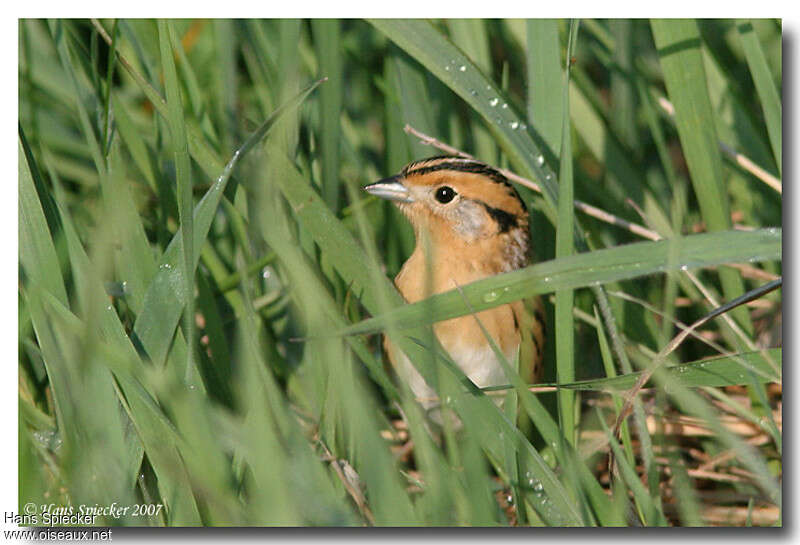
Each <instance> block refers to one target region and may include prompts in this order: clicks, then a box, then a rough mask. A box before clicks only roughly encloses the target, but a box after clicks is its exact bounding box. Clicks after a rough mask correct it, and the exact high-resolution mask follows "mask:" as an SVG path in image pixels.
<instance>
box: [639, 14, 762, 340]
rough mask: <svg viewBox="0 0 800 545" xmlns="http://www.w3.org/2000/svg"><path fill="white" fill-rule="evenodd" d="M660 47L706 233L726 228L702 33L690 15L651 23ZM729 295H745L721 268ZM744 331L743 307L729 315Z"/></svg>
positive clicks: (728, 222)
mask: <svg viewBox="0 0 800 545" xmlns="http://www.w3.org/2000/svg"><path fill="white" fill-rule="evenodd" d="M651 27H652V29H653V37H654V38H655V43H656V47H657V48H658V54H659V59H660V61H661V69H662V71H663V73H664V82H665V83H666V86H667V91H668V92H669V98H670V100H671V101H672V104H673V106H674V107H675V124H676V126H677V128H678V136H679V137H680V141H681V148H682V149H683V154H684V157H685V158H686V163H687V165H688V167H689V173H690V174H691V179H692V185H693V186H694V191H695V194H696V195H697V200H698V204H699V205H700V210H701V212H702V214H703V219H704V220H705V222H706V225H707V228H708V230H709V231H722V230H726V229H730V227H731V216H730V208H729V204H728V192H727V190H726V188H725V185H724V180H723V177H722V159H721V158H720V152H719V144H718V142H719V138H718V136H717V131H716V128H715V124H714V123H711V122H710V120H712V119H714V111H713V109H712V107H711V101H710V99H709V94H708V88H707V84H706V72H705V69H704V67H703V56H702V53H701V40H700V32H699V31H698V29H697V23H696V22H695V21H694V20H691V19H672V20H661V19H654V20H653V21H651ZM720 280H721V281H722V287H723V291H724V293H725V297H726V298H727V299H734V298H736V297H738V296H739V295H741V294H742V293H744V285H743V283H742V279H741V276H739V274H738V273H737V272H736V271H733V270H730V269H724V270H722V271H720ZM732 315H733V316H735V317H736V319H737V321H738V322H739V323H740V324H741V325H742V326H744V329H745V330H746V331H752V329H753V326H752V322H751V320H750V315H749V314H748V313H747V309H746V308H744V307H740V308H737V309H735V310H734V311H733V313H732Z"/></svg>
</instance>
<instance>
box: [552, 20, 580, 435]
mask: <svg viewBox="0 0 800 545" xmlns="http://www.w3.org/2000/svg"><path fill="white" fill-rule="evenodd" d="M577 35H578V22H577V21H576V20H573V21H571V22H570V31H569V40H568V42H567V67H566V69H565V71H564V78H563V82H564V83H563V86H562V93H561V104H562V106H561V108H562V110H561V111H562V117H561V146H560V161H561V166H560V169H559V176H558V178H559V180H558V221H557V224H556V259H562V258H564V257H568V256H571V255H573V254H574V253H575V247H574V226H575V217H574V207H573V206H572V202H573V201H574V197H573V195H574V189H573V183H572V133H571V130H570V123H569V73H570V70H569V63H570V61H569V59H571V58H572V53H573V51H574V47H575V40H576V39H577ZM574 298H575V292H574V290H571V289H562V290H556V310H555V315H556V324H555V326H556V375H557V377H558V382H559V383H564V382H572V381H573V380H575V336H574V332H575V325H574V317H573V314H572V305H573V302H574ZM558 401H559V418H560V421H561V429H562V432H563V433H564V436H565V437H566V438H567V441H568V442H569V443H570V444H574V441H575V439H576V437H575V435H576V427H575V394H574V393H573V392H570V391H563V392H559V395H558Z"/></svg>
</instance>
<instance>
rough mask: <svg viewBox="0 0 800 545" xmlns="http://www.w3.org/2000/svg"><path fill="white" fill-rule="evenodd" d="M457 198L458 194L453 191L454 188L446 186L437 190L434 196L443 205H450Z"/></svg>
mask: <svg viewBox="0 0 800 545" xmlns="http://www.w3.org/2000/svg"><path fill="white" fill-rule="evenodd" d="M455 196H456V192H455V191H454V190H453V188H452V187H448V186H446V185H443V186H442V187H440V188H439V189H437V190H436V194H435V195H434V197H436V200H437V201H439V202H440V203H442V204H447V203H449V202H450V201H452V200H453V198H454V197H455Z"/></svg>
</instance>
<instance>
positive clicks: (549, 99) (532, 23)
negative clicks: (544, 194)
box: [526, 19, 564, 155]
mask: <svg viewBox="0 0 800 545" xmlns="http://www.w3.org/2000/svg"><path fill="white" fill-rule="evenodd" d="M526 30H527V67H528V122H529V123H530V124H531V126H532V127H534V128H535V129H536V131H537V132H538V133H539V134H540V135H542V138H543V139H544V141H545V142H547V145H548V146H550V149H552V150H553V152H554V153H555V154H556V155H558V153H559V151H558V150H559V149H560V148H561V127H562V125H563V115H562V111H563V109H564V99H563V92H561V89H559V87H558V85H555V82H557V81H562V80H563V79H564V76H563V70H562V69H561V43H560V41H559V39H558V21H557V20H555V19H529V20H528V21H526Z"/></svg>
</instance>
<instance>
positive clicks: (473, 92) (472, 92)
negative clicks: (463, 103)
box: [469, 89, 478, 96]
mask: <svg viewBox="0 0 800 545" xmlns="http://www.w3.org/2000/svg"><path fill="white" fill-rule="evenodd" d="M469 94H471V95H472V96H478V91H476V90H475V89H470V90H469Z"/></svg>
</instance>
